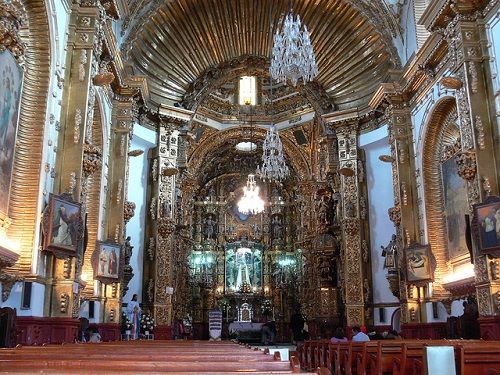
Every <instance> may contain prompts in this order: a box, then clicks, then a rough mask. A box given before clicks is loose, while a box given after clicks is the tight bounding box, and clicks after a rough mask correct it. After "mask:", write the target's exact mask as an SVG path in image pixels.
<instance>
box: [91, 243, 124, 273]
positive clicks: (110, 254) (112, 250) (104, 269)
mask: <svg viewBox="0 0 500 375" xmlns="http://www.w3.org/2000/svg"><path fill="white" fill-rule="evenodd" d="M97 251H98V258H97V260H98V261H97V272H96V276H98V277H106V278H110V279H117V278H118V271H119V268H120V267H119V266H120V246H119V245H117V244H111V243H105V242H98V244H97Z"/></svg>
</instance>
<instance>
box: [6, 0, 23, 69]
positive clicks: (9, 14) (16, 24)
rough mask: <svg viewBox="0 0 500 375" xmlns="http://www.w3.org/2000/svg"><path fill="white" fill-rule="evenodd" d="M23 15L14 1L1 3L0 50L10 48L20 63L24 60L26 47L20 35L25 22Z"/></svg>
mask: <svg viewBox="0 0 500 375" xmlns="http://www.w3.org/2000/svg"><path fill="white" fill-rule="evenodd" d="M23 16H24V15H23V13H22V12H21V11H20V10H19V9H17V8H16V7H15V6H14V4H13V3H8V2H1V3H0V52H3V51H5V50H9V51H10V52H11V53H12V55H13V56H14V57H15V59H16V60H17V62H18V63H21V62H22V61H23V59H24V52H25V49H26V45H25V44H24V43H23V41H22V40H21V36H20V35H19V29H20V28H21V26H22V24H23V22H24V17H23Z"/></svg>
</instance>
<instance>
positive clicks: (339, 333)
mask: <svg viewBox="0 0 500 375" xmlns="http://www.w3.org/2000/svg"><path fill="white" fill-rule="evenodd" d="M346 341H347V337H345V333H344V330H343V329H342V327H337V328H336V329H335V332H334V333H333V336H332V338H331V339H330V342H331V343H332V344H335V343H337V342H346Z"/></svg>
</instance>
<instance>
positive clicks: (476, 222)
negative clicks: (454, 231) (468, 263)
mask: <svg viewBox="0 0 500 375" xmlns="http://www.w3.org/2000/svg"><path fill="white" fill-rule="evenodd" d="M472 222H473V230H474V234H475V238H476V243H477V246H478V248H479V250H480V251H481V253H483V254H491V255H494V256H499V255H500V198H499V197H496V196H491V197H488V198H487V199H486V200H485V201H484V202H483V203H479V204H475V205H474V218H473V221H472Z"/></svg>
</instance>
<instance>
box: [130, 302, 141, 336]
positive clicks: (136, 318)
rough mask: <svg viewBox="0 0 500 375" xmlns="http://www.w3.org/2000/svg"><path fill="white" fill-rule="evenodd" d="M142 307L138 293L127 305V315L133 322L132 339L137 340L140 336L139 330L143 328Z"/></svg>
mask: <svg viewBox="0 0 500 375" xmlns="http://www.w3.org/2000/svg"><path fill="white" fill-rule="evenodd" d="M141 313H142V310H141V307H140V306H139V302H137V294H134V295H133V296H132V301H130V302H129V303H128V305H127V317H128V319H129V320H130V323H132V330H131V331H132V332H131V337H130V338H131V339H132V340H137V339H138V338H139V331H140V328H141Z"/></svg>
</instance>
